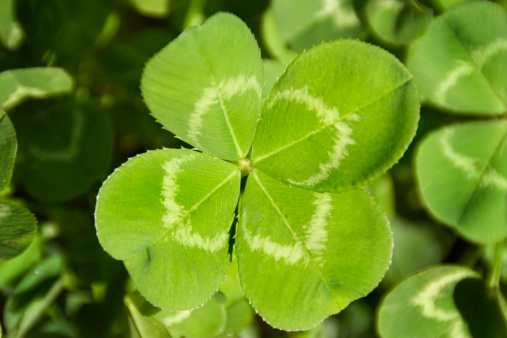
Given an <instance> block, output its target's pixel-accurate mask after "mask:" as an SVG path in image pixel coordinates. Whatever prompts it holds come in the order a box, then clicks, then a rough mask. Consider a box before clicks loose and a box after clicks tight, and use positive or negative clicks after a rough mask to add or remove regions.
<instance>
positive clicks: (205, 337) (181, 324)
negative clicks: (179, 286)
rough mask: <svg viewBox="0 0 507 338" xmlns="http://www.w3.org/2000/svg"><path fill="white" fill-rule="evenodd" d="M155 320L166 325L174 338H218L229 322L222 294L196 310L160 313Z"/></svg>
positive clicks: (155, 316)
mask: <svg viewBox="0 0 507 338" xmlns="http://www.w3.org/2000/svg"><path fill="white" fill-rule="evenodd" d="M222 297H223V296H222ZM153 318H156V319H157V320H158V321H159V322H161V323H162V324H164V325H165V326H166V327H167V328H168V330H169V332H170V333H171V335H172V336H173V337H188V338H211V337H216V336H217V335H219V334H220V333H222V332H223V331H224V328H225V322H226V320H227V316H226V312H225V304H224V301H223V300H222V299H221V297H220V294H216V295H215V296H214V297H212V298H211V299H210V300H209V301H208V302H206V304H204V306H202V307H199V308H197V309H195V310H192V311H190V310H187V311H182V312H176V313H174V312H169V311H160V312H159V313H157V314H156V315H154V316H153Z"/></svg>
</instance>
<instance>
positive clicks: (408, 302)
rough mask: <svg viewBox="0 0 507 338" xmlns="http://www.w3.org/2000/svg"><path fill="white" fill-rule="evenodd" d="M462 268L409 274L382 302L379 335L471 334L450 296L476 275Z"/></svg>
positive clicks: (467, 335) (463, 335)
mask: <svg viewBox="0 0 507 338" xmlns="http://www.w3.org/2000/svg"><path fill="white" fill-rule="evenodd" d="M478 277H479V276H478V274H477V273H476V272H475V271H473V270H470V269H468V268H465V267H458V266H440V267H435V268H431V269H428V270H425V271H423V272H421V273H419V274H416V275H415V276H412V277H410V278H409V279H407V280H405V281H404V282H403V283H401V284H400V285H398V286H397V287H396V288H394V289H393V290H392V291H391V292H390V293H389V294H388V295H387V296H386V298H385V299H384V301H383V302H382V305H381V308H380V313H379V319H378V330H379V333H380V335H381V336H382V337H407V336H410V337H421V338H422V337H438V336H444V337H471V335H470V332H469V330H468V328H467V324H466V322H465V321H464V320H463V318H462V316H461V315H460V312H459V311H458V308H457V307H456V303H455V301H454V298H453V292H454V289H455V287H456V284H458V283H459V282H460V281H462V280H464V279H467V278H478Z"/></svg>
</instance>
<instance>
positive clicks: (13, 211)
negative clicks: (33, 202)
mask: <svg viewBox="0 0 507 338" xmlns="http://www.w3.org/2000/svg"><path fill="white" fill-rule="evenodd" d="M36 233H37V221H36V219H35V217H34V216H33V215H32V213H31V212H30V211H28V210H27V209H25V208H23V207H20V206H18V205H15V204H12V203H0V264H1V263H3V262H5V261H7V260H9V259H12V258H14V257H16V256H18V255H19V254H21V253H22V252H23V251H25V249H26V248H28V247H29V246H30V244H31V243H32V241H33V240H34V238H35V235H36Z"/></svg>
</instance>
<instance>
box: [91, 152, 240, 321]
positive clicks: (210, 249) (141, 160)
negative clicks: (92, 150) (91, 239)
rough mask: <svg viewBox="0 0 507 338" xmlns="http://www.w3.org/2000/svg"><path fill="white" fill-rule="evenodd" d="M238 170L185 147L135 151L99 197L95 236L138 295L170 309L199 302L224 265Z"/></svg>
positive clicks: (210, 291)
mask: <svg viewBox="0 0 507 338" xmlns="http://www.w3.org/2000/svg"><path fill="white" fill-rule="evenodd" d="M240 177H241V174H240V172H239V170H238V169H237V168H236V167H235V166H233V165H232V164H229V163H226V162H224V161H222V160H220V159H217V158H213V157H211V156H209V155H205V154H201V153H198V152H195V151H191V150H185V149H179V150H176V149H163V150H156V151H150V152H147V153H145V154H142V155H139V156H136V157H134V158H132V159H130V160H129V161H127V162H126V163H125V164H123V165H122V166H121V167H120V168H118V169H116V171H115V172H114V173H113V174H112V175H111V176H110V177H109V178H108V179H107V181H106V182H105V183H104V185H103V186H102V188H101V190H100V193H99V196H98V197H97V208H96V213H95V220H96V227H97V235H98V237H99V240H100V242H101V244H102V246H103V247H104V249H105V250H106V251H107V252H108V253H109V254H110V255H111V256H113V257H114V258H116V259H121V260H124V261H125V266H126V267H127V270H128V271H129V273H130V276H131V277H132V279H133V280H134V283H135V284H136V286H137V287H138V289H139V292H141V294H142V295H143V296H144V297H146V298H147V299H148V300H149V301H150V302H151V303H153V304H154V305H156V306H158V307H161V308H162V309H165V310H169V311H177V310H188V309H192V308H195V307H197V306H200V305H202V304H203V303H204V302H205V301H206V300H207V299H209V298H210V297H211V296H212V295H213V294H214V293H215V291H217V290H218V287H219V285H220V283H221V282H222V280H223V278H224V276H225V274H226V272H227V266H228V262H229V254H228V249H229V230H230V227H231V223H232V220H233V217H234V210H235V208H236V203H237V200H238V196H239V186H240Z"/></svg>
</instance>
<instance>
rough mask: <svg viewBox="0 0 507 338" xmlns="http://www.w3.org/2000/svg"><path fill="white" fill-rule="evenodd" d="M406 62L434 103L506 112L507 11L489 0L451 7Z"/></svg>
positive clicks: (462, 109) (482, 111)
mask: <svg viewBox="0 0 507 338" xmlns="http://www.w3.org/2000/svg"><path fill="white" fill-rule="evenodd" d="M485 23H487V24H485ZM406 64H407V67H408V69H409V70H410V71H411V72H412V74H414V78H415V80H416V82H417V85H418V86H419V89H420V90H421V94H422V95H423V96H424V97H425V99H426V100H427V101H428V103H429V104H432V105H435V106H437V107H439V108H442V109H445V110H448V111H449V112H453V113H463V114H483V115H488V114H501V113H504V112H505V111H506V110H507V13H506V12H505V10H504V9H503V8H502V7H501V6H499V5H497V4H494V3H491V2H487V1H484V2H483V1H472V2H468V3H464V4H461V5H459V6H456V7H454V8H452V9H450V10H448V11H446V12H445V13H444V14H443V15H442V16H440V17H438V18H436V19H435V20H433V22H432V23H431V25H430V28H429V29H428V31H427V32H426V34H424V35H423V36H422V37H421V38H420V39H418V40H416V41H415V42H414V43H413V44H412V45H411V46H410V48H409V50H408V56H407V62H406Z"/></svg>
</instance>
